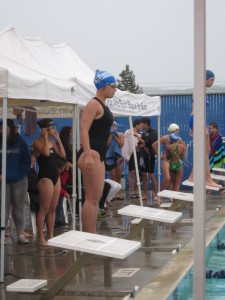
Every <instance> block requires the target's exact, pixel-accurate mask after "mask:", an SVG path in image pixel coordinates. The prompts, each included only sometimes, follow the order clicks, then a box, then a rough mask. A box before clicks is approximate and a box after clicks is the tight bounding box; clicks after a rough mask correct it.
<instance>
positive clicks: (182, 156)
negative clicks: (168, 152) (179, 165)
mask: <svg viewBox="0 0 225 300" xmlns="http://www.w3.org/2000/svg"><path fill="white" fill-rule="evenodd" d="M181 146H182V147H183V151H182V154H181V159H182V160H184V159H185V153H186V145H185V144H184V145H181Z"/></svg>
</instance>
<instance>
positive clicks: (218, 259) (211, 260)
mask: <svg viewBox="0 0 225 300" xmlns="http://www.w3.org/2000/svg"><path fill="white" fill-rule="evenodd" d="M221 243H225V228H223V229H221V231H220V232H219V234H218V235H217V236H216V237H215V238H214V240H213V241H212V243H211V244H210V246H209V247H208V248H207V249H206V270H212V271H213V273H215V272H217V271H221V270H225V249H217V244H221ZM205 283H206V294H205V299H206V300H225V279H216V278H207V279H206V281H205ZM193 299H194V298H193V269H191V270H190V271H189V272H188V274H187V275H186V276H185V278H184V279H183V280H182V282H181V283H180V284H179V286H178V287H177V289H176V290H175V291H174V292H173V293H172V295H171V296H170V297H169V298H168V300H193Z"/></svg>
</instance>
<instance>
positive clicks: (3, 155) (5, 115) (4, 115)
mask: <svg viewBox="0 0 225 300" xmlns="http://www.w3.org/2000/svg"><path fill="white" fill-rule="evenodd" d="M2 125H3V128H2V187H1V188H2V190H1V280H0V281H1V282H4V269H5V245H4V242H5V195H6V193H5V192H6V131H7V98H3V116H2Z"/></svg>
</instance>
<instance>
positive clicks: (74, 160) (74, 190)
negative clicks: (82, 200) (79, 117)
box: [72, 104, 77, 230]
mask: <svg viewBox="0 0 225 300" xmlns="http://www.w3.org/2000/svg"><path fill="white" fill-rule="evenodd" d="M76 112H77V104H75V105H73V147H72V150H73V194H72V199H73V205H72V208H73V212H72V214H73V230H75V227H76V202H77V192H76V191H77V188H76V177H77V173H76V169H77V155H76Z"/></svg>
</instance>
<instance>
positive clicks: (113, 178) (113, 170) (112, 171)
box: [110, 168, 116, 181]
mask: <svg viewBox="0 0 225 300" xmlns="http://www.w3.org/2000/svg"><path fill="white" fill-rule="evenodd" d="M110 179H111V180H113V181H116V168H114V169H112V170H111V171H110Z"/></svg>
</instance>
